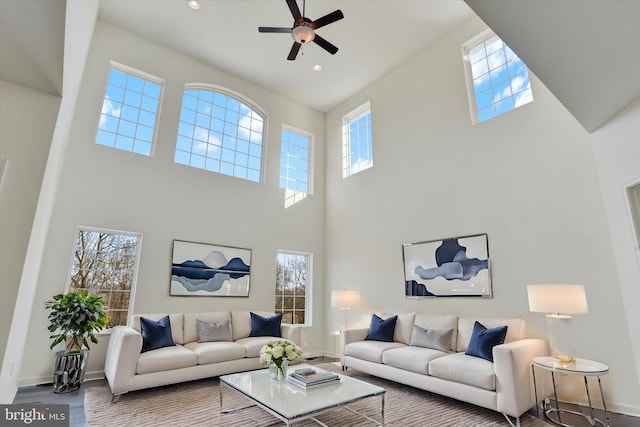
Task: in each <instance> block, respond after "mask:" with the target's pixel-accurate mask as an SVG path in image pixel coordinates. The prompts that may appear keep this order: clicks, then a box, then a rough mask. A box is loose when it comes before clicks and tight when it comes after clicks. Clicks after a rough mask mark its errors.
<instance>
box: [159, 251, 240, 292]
mask: <svg viewBox="0 0 640 427" xmlns="http://www.w3.org/2000/svg"><path fill="white" fill-rule="evenodd" d="M250 273H251V250H249V249H240V248H231V247H226V246H215V245H208V244H205V243H192V242H182V241H178V240H175V241H174V243H173V262H172V265H171V295H195V296H249V279H250Z"/></svg>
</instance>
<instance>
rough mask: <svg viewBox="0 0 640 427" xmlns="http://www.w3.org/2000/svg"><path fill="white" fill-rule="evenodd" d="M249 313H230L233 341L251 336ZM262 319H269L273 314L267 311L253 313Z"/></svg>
mask: <svg viewBox="0 0 640 427" xmlns="http://www.w3.org/2000/svg"><path fill="white" fill-rule="evenodd" d="M250 313H251V312H249V311H243V310H232V311H231V336H232V337H233V340H234V341H236V340H239V339H240V338H246V337H248V336H249V335H251V314H250ZM253 313H256V314H259V315H260V316H262V317H271V316H273V315H274V314H275V313H273V312H268V311H253Z"/></svg>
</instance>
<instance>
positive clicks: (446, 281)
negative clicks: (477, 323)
mask: <svg viewBox="0 0 640 427" xmlns="http://www.w3.org/2000/svg"><path fill="white" fill-rule="evenodd" d="M403 256H404V267H405V294H406V295H407V296H409V297H431V296H436V297H437V296H475V297H490V296H491V275H490V272H489V250H488V244H487V235H486V234H480V235H475V236H466V237H458V238H451V239H443V240H436V241H432V242H423V243H414V244H410V245H403Z"/></svg>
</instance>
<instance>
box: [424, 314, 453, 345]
mask: <svg viewBox="0 0 640 427" xmlns="http://www.w3.org/2000/svg"><path fill="white" fill-rule="evenodd" d="M415 324H416V325H418V326H420V327H421V328H422V329H436V330H440V331H446V330H447V329H453V332H452V333H451V346H450V347H449V349H450V350H452V351H456V341H457V340H458V316H456V315H453V314H448V315H446V314H445V315H443V314H423V313H420V314H416V319H415Z"/></svg>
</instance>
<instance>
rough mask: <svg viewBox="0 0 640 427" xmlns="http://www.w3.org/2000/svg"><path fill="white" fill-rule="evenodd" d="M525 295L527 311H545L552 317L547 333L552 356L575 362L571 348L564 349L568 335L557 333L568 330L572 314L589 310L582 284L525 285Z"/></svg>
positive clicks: (563, 361) (562, 360) (565, 361)
mask: <svg viewBox="0 0 640 427" xmlns="http://www.w3.org/2000/svg"><path fill="white" fill-rule="evenodd" d="M527 296H528V298H529V311H531V312H536V313H546V316H547V318H548V319H554V320H553V322H552V323H554V326H555V328H552V330H551V331H550V334H549V335H550V337H549V338H550V341H551V350H552V353H554V357H555V358H556V359H558V360H559V361H560V362H562V363H575V361H576V359H575V356H574V354H573V350H571V351H566V350H565V347H566V346H567V345H568V344H570V342H569V341H570V339H569V336H570V335H569V334H566V336H562V337H558V336H557V335H558V332H559V329H564V330H566V331H567V332H568V326H569V322H570V321H571V315H572V314H584V313H588V312H589V308H588V306H587V296H586V294H585V292H584V286H583V285H555V284H554V285H527ZM554 332H555V333H554ZM563 335H565V334H563ZM571 347H572V346H571Z"/></svg>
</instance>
